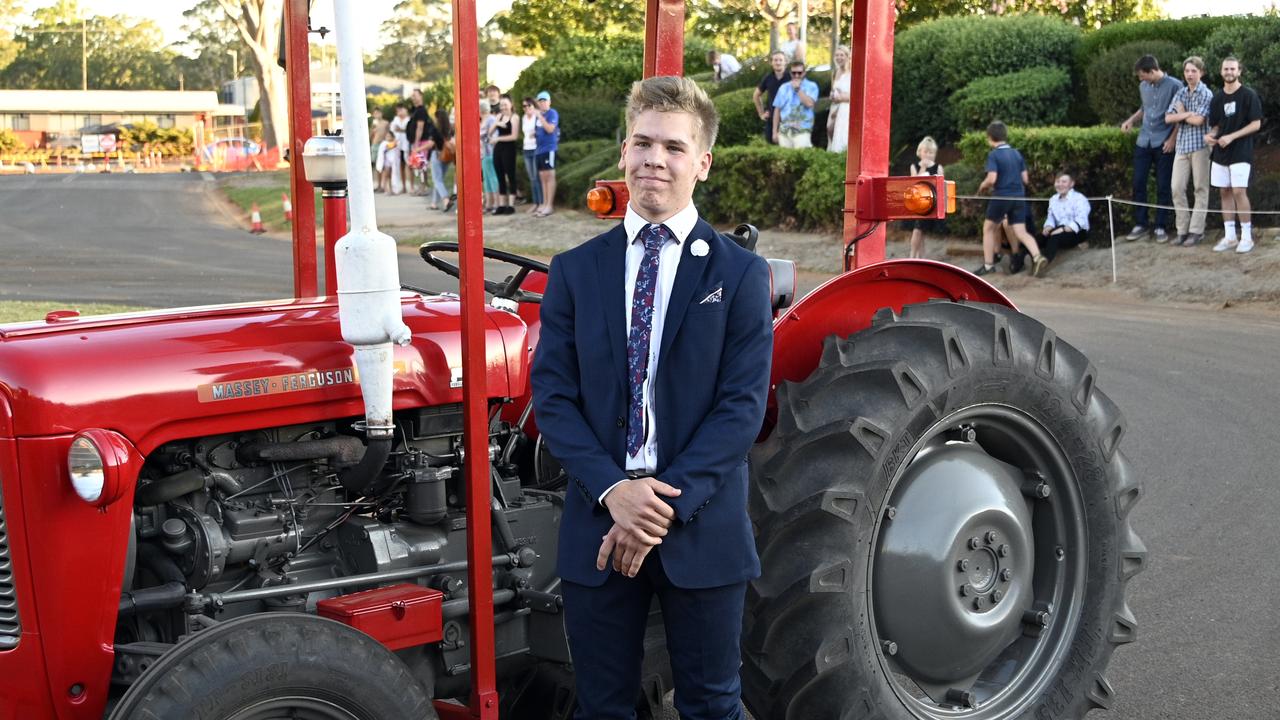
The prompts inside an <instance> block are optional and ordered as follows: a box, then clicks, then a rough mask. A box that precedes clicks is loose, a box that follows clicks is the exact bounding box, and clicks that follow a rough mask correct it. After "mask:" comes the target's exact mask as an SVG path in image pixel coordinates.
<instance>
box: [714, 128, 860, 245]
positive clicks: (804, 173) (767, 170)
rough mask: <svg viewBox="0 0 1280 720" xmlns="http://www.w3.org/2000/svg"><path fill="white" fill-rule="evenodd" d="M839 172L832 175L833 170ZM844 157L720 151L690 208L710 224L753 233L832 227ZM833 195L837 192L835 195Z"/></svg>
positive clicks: (768, 148) (772, 149)
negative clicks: (749, 228) (748, 227)
mask: <svg viewBox="0 0 1280 720" xmlns="http://www.w3.org/2000/svg"><path fill="white" fill-rule="evenodd" d="M837 166H838V167H839V168H840V171H839V172H838V174H836V175H834V176H833V175H832V171H833V168H835V167H837ZM843 167H844V155H843V154H836V153H829V152H827V151H826V150H819V149H816V148H813V149H808V150H791V149H786V148H780V147H776V146H773V145H764V144H759V145H750V146H745V147H730V148H725V149H723V150H721V151H719V152H717V153H716V155H715V163H714V164H713V165H712V168H711V174H710V176H709V177H708V179H707V182H704V183H702V184H700V185H699V186H698V189H697V191H696V192H695V194H694V202H695V203H697V205H698V211H699V212H700V213H702V215H703V217H705V218H706V219H707V220H709V221H711V222H714V223H726V224H728V223H740V222H749V223H751V224H753V225H756V226H757V227H778V226H781V227H788V228H801V229H819V228H832V227H838V226H839V224H840V208H841V207H842V206H843V203H844V197H843V188H844V186H843V184H842V181H843V178H844V172H843ZM836 191H839V192H836Z"/></svg>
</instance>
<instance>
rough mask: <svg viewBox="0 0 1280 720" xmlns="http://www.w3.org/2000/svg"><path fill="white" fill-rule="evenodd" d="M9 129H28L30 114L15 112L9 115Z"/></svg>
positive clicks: (29, 127)
mask: <svg viewBox="0 0 1280 720" xmlns="http://www.w3.org/2000/svg"><path fill="white" fill-rule="evenodd" d="M9 129H11V130H30V129H31V115H30V114H29V113H17V114H14V115H10V116H9Z"/></svg>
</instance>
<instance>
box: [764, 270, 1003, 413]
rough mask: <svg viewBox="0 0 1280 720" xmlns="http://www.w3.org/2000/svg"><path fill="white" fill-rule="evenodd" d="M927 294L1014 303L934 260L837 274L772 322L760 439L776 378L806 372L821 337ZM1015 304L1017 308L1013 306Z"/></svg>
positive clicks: (849, 330) (857, 326) (858, 326)
mask: <svg viewBox="0 0 1280 720" xmlns="http://www.w3.org/2000/svg"><path fill="white" fill-rule="evenodd" d="M932 299H942V300H950V301H960V300H967V301H970V302H984V303H992V304H996V305H1004V306H1006V307H1010V308H1014V305H1013V302H1011V301H1010V300H1009V298H1007V297H1005V296H1004V294H1003V293H1001V292H1000V291H999V290H997V289H996V288H995V287H994V286H992V285H991V284H990V283H988V282H986V281H984V280H983V279H982V278H979V277H978V276H976V275H974V274H973V273H971V272H968V271H966V270H962V269H960V268H958V267H956V266H954V265H950V264H948V263H942V262H937V261H934V260H907V259H901V260H886V261H884V262H879V263H875V264H874V265H868V266H866V267H862V268H858V269H857V270H853V271H851V272H847V273H843V274H840V275H837V276H836V277H834V278H832V279H831V280H828V281H827V282H826V283H824V284H823V285H821V286H819V287H818V288H817V289H816V290H814V291H813V292H811V293H809V294H808V295H805V296H804V297H803V298H802V299H801V300H800V301H799V302H797V303H796V304H795V305H793V306H792V307H790V308H788V309H787V310H786V311H785V312H783V313H782V315H780V316H778V319H777V320H775V321H774V323H773V369H772V371H771V373H770V376H769V410H768V413H767V415H766V418H765V426H764V430H763V431H762V432H761V435H760V437H761V438H762V439H763V438H764V437H765V436H767V435H768V432H769V430H770V429H771V428H772V427H773V419H774V418H775V417H776V413H775V412H774V408H775V399H774V395H775V392H776V391H777V387H778V383H780V382H783V381H791V382H799V381H801V380H804V379H805V378H807V377H809V374H810V373H812V372H813V369H814V368H816V367H817V366H818V360H819V359H820V358H821V356H822V341H823V340H824V339H825V338H826V337H827V336H829V335H837V336H839V337H841V338H846V337H849V336H850V335H852V334H854V333H856V332H858V331H860V330H863V329H866V328H868V327H870V326H871V318H872V316H874V315H875V313H876V311H878V310H880V309H881V308H891V309H892V310H893V311H894V312H895V313H897V312H901V311H902V306H903V305H911V304H914V303H922V302H927V301H929V300H932ZM1014 309H1017V308H1014Z"/></svg>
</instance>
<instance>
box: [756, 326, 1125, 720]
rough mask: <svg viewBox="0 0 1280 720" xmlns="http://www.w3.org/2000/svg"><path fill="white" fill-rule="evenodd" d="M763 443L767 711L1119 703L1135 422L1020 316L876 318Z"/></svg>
mask: <svg viewBox="0 0 1280 720" xmlns="http://www.w3.org/2000/svg"><path fill="white" fill-rule="evenodd" d="M777 406H778V416H777V424H776V426H775V428H774V430H773V432H772V434H771V435H770V437H769V438H768V439H767V440H766V441H765V442H763V443H761V444H759V445H758V446H757V447H756V448H755V449H754V450H753V452H752V463H751V481H752V482H751V503H750V511H751V516H752V521H753V523H754V524H755V528H756V542H757V545H758V547H759V549H760V554H761V560H762V564H763V566H764V574H763V575H762V576H761V577H760V578H759V579H758V580H756V581H754V582H752V583H751V585H750V588H749V590H748V594H747V613H746V618H745V632H744V638H743V661H744V668H743V691H744V698H745V700H746V703H747V706H748V708H749V709H750V710H751V712H752V713H753V714H754V715H755V717H756V718H757V720H784V719H785V720H800V719H803V720H837V719H838V720H850V719H853V718H857V719H859V720H864V719H869V718H875V719H883V720H908V719H913V720H925V719H927V720H941V719H942V718H948V719H956V718H966V719H968V720H994V719H996V718H999V719H1000V720H1013V719H1015V718H1017V719H1026V720H1030V719H1031V718H1034V719H1035V720H1049V719H1051V718H1055V719H1056V718H1080V717H1082V716H1084V715H1085V713H1087V712H1088V711H1089V710H1091V709H1093V708H1105V707H1107V706H1108V705H1109V704H1110V703H1111V701H1112V696H1113V693H1112V689H1111V686H1110V685H1109V684H1108V683H1107V680H1106V679H1105V677H1104V675H1103V671H1104V670H1105V669H1106V666H1107V663H1108V662H1109V660H1110V658H1111V654H1112V651H1113V650H1114V649H1115V647H1116V646H1117V645H1120V644H1122V643H1127V642H1131V641H1132V640H1133V639H1134V638H1135V634H1136V622H1135V621H1134V617H1133V614H1132V613H1131V612H1130V610H1129V607H1128V605H1127V604H1126V603H1125V585H1126V583H1127V582H1128V580H1129V579H1130V578H1131V577H1133V575H1134V574H1135V573H1137V572H1138V571H1140V570H1141V569H1142V567H1143V563H1144V561H1145V556H1146V550H1145V548H1144V547H1143V545H1142V542H1141V541H1140V540H1139V539H1138V537H1137V535H1136V534H1135V533H1134V531H1133V529H1132V528H1131V527H1130V525H1129V520H1128V517H1129V512H1130V510H1131V509H1132V508H1133V505H1134V503H1135V502H1136V501H1137V500H1138V497H1139V495H1140V494H1141V487H1140V484H1139V482H1138V479H1137V477H1136V475H1135V473H1134V472H1133V470H1132V468H1131V467H1130V466H1129V463H1128V461H1127V460H1126V458H1125V456H1124V454H1123V453H1121V452H1120V451H1119V443H1120V439H1121V437H1122V436H1123V434H1124V419H1123V417H1122V416H1121V414H1120V412H1119V410H1118V409H1117V408H1116V407H1115V405H1114V404H1113V403H1112V402H1111V401H1110V400H1109V399H1108V398H1107V397H1106V396H1105V395H1103V394H1102V392H1101V391H1099V390H1098V388H1097V372H1096V370H1095V369H1094V367H1093V365H1091V364H1090V363H1089V361H1088V359H1087V358H1086V357H1085V356H1084V355H1083V354H1081V353H1080V352H1079V351H1077V350H1076V349H1075V348H1073V347H1071V346H1070V345H1068V344H1067V343H1065V342H1063V341H1061V340H1059V339H1058V338H1057V336H1056V335H1055V334H1054V333H1053V331H1051V330H1049V329H1047V328H1046V327H1044V326H1043V325H1042V324H1040V323H1039V322H1037V321H1035V320H1033V319H1031V318H1029V317H1027V316H1025V315H1022V314H1019V313H1018V312H1016V311H1013V310H1010V309H1007V308H1004V307H998V306H992V305H983V304H957V303H950V302H931V303H927V304H923V305H914V306H908V307H906V308H904V309H903V312H902V314H901V316H898V315H895V314H894V313H892V312H891V311H889V310H882V311H881V312H879V313H878V314H877V315H876V317H875V319H874V321H873V323H872V326H871V327H870V328H868V329H867V330H865V331H863V332H860V333H858V334H856V335H854V336H853V337H852V338H850V339H848V340H839V339H837V338H834V337H832V338H828V339H827V341H826V343H825V345H824V348H823V354H822V360H821V363H820V364H819V366H818V368H817V369H816V370H815V371H814V372H813V373H812V375H810V376H809V377H808V378H807V379H806V380H804V381H803V382H799V383H784V384H782V385H781V386H780V387H779V388H778V391H777Z"/></svg>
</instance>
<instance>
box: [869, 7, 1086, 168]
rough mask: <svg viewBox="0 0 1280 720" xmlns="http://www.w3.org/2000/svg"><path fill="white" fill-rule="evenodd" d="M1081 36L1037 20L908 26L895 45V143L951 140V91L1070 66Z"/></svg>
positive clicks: (950, 20) (953, 20) (973, 19)
mask: <svg viewBox="0 0 1280 720" xmlns="http://www.w3.org/2000/svg"><path fill="white" fill-rule="evenodd" d="M1080 37H1081V32H1080V30H1079V28H1076V27H1075V26H1073V25H1069V24H1067V23H1066V22H1063V21H1062V20H1060V19H1057V18H1052V17H1045V16H1041V15H1012V16H1002V17H989V16H965V17H947V18H939V19H937V20H931V21H929V22H924V23H921V24H919V25H916V26H913V27H911V28H908V29H907V30H906V31H905V32H903V33H902V34H901V35H900V36H898V38H897V41H896V44H895V47H894V78H893V141H894V144H895V145H897V146H905V145H911V146H914V145H915V143H916V142H917V141H918V140H919V139H920V138H921V137H923V136H925V135H932V136H933V137H935V138H937V139H938V140H940V141H947V140H950V139H954V138H955V137H956V136H957V132H956V127H957V123H956V119H955V117H954V115H953V113H952V108H951V104H950V103H949V102H948V99H949V98H950V97H951V95H952V94H953V93H955V92H957V91H959V90H961V89H962V88H964V87H965V86H966V85H968V84H969V83H971V82H973V81H975V80H978V79H981V78H986V77H993V76H999V75H1005V74H1008V73H1014V72H1017V71H1019V70H1025V69H1027V68H1032V67H1057V68H1070V67H1071V66H1072V61H1073V60H1074V57H1075V48H1076V45H1077V44H1078V43H1079V41H1080Z"/></svg>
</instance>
